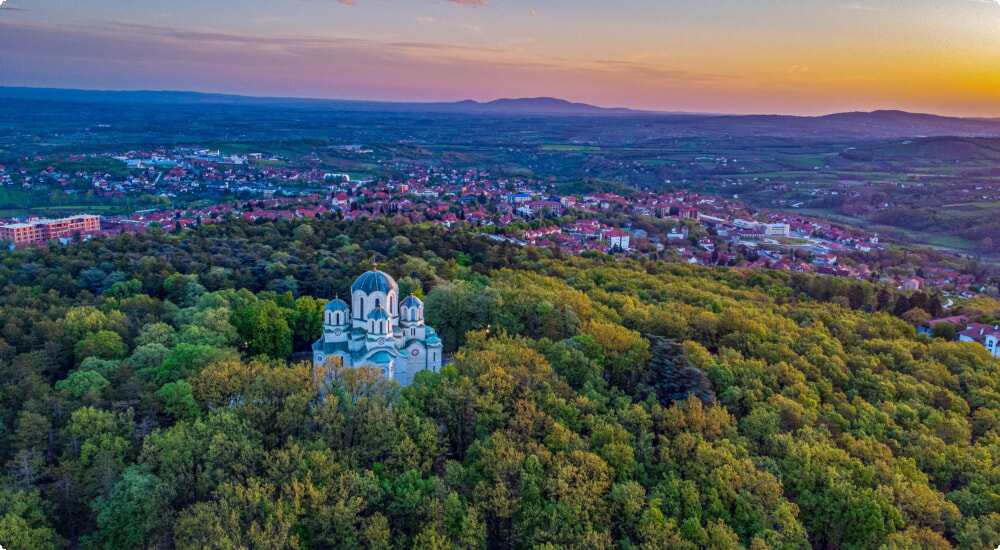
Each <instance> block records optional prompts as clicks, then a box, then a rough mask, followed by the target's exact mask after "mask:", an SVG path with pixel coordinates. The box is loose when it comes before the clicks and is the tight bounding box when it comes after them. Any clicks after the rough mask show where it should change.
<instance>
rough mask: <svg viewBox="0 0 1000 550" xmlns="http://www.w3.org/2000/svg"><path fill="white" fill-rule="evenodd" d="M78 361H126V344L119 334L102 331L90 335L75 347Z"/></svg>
mask: <svg viewBox="0 0 1000 550" xmlns="http://www.w3.org/2000/svg"><path fill="white" fill-rule="evenodd" d="M73 351H74V353H75V354H76V358H77V361H83V360H84V359H86V358H88V357H97V358H99V359H124V358H125V342H123V341H122V337H121V336H119V335H118V333H117V332H112V331H110V330H102V331H98V332H95V333H94V334H88V335H87V336H85V337H84V338H83V339H82V340H80V341H79V342H77V343H76V345H75V346H73Z"/></svg>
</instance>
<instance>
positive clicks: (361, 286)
mask: <svg viewBox="0 0 1000 550" xmlns="http://www.w3.org/2000/svg"><path fill="white" fill-rule="evenodd" d="M359 290H360V291H361V292H364V293H366V294H371V293H372V292H385V293H388V292H389V291H390V290H395V291H397V292H399V286H398V285H397V284H396V281H395V280H394V279H393V278H392V277H390V276H389V274H388V273H383V272H381V271H376V270H372V271H367V272H365V273H363V274H362V275H361V276H360V277H358V280H356V281H354V284H353V285H351V292H357V291H359Z"/></svg>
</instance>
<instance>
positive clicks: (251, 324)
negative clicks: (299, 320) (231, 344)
mask: <svg viewBox="0 0 1000 550" xmlns="http://www.w3.org/2000/svg"><path fill="white" fill-rule="evenodd" d="M288 314H289V310H287V309H284V308H280V307H278V305H277V304H276V303H274V302H272V301H270V300H262V301H259V302H256V303H253V304H251V305H249V306H247V307H244V308H241V309H238V310H236V311H234V312H233V316H232V323H233V325H235V326H236V330H237V331H239V335H240V338H242V339H243V341H244V342H245V345H246V347H247V348H248V350H249V351H250V353H253V354H255V355H266V356H268V357H271V358H274V359H284V358H285V357H287V356H288V355H289V354H290V353H292V329H291V327H289V326H288V321H287V320H286V316H288Z"/></svg>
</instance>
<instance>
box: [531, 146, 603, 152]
mask: <svg viewBox="0 0 1000 550" xmlns="http://www.w3.org/2000/svg"><path fill="white" fill-rule="evenodd" d="M542 150H543V151H580V152H584V153H596V152H599V151H600V150H601V148H600V147H594V146H591V145H542Z"/></svg>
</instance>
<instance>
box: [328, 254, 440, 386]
mask: <svg viewBox="0 0 1000 550" xmlns="http://www.w3.org/2000/svg"><path fill="white" fill-rule="evenodd" d="M350 298H351V303H350V304H348V303H347V302H345V301H343V300H341V299H339V298H338V299H334V300H331V301H330V303H329V304H327V305H326V309H325V310H324V311H323V336H321V337H320V339H319V340H317V341H316V343H315V344H313V361H315V363H316V364H317V365H322V364H323V363H324V362H326V360H327V359H328V358H330V357H340V358H341V359H342V360H343V362H344V366H345V367H360V366H365V365H367V366H370V367H374V368H376V369H379V370H381V371H382V374H384V375H385V377H386V378H391V379H394V380H397V381H399V382H400V383H401V384H403V385H404V386H405V385H409V384H410V383H411V382H412V381H413V377H414V375H416V373H417V372H419V371H422V370H430V371H434V372H438V371H439V370H440V369H441V351H442V344H441V338H439V337H438V335H437V332H435V331H434V329H433V328H431V327H428V326H427V325H425V324H424V304H423V302H421V301H420V299H418V298H417V297H416V296H407V297H406V298H404V299H403V300H402V301H400V299H399V286H398V285H397V284H396V281H395V280H394V279H393V278H392V277H390V276H389V275H388V274H387V273H383V272H382V271H378V270H374V269H373V270H371V271H368V272H366V273H364V274H362V275H361V276H360V277H358V278H357V280H356V281H354V284H353V285H351V296H350Z"/></svg>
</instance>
